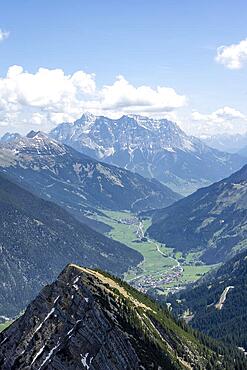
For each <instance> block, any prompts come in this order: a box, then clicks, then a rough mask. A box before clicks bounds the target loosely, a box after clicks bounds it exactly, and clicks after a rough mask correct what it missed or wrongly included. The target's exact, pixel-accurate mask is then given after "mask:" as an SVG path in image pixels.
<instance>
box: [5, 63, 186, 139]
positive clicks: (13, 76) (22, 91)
mask: <svg viewBox="0 0 247 370" xmlns="http://www.w3.org/2000/svg"><path fill="white" fill-rule="evenodd" d="M185 103H186V98H185V96H183V95H179V94H177V93H176V91H175V90H174V89H172V88H168V87H160V86H158V87H157V88H151V87H149V86H145V85H144V86H139V87H135V86H133V85H131V84H130V83H129V82H128V81H127V80H126V79H125V78H124V77H122V76H118V77H117V78H116V81H115V82H114V83H113V84H112V85H107V86H103V87H102V88H97V87H96V83H95V75H94V74H88V73H85V72H83V71H77V72H75V73H73V74H71V75H66V74H65V73H64V71H63V70H62V69H52V70H51V69H47V68H39V69H38V71H37V72H36V73H29V72H26V71H24V69H23V67H21V66H11V67H9V69H8V72H7V74H6V76H5V77H2V78H0V125H1V126H9V129H10V130H11V131H12V130H14V129H15V130H19V131H22V132H25V131H27V130H28V129H30V128H32V126H33V125H40V126H41V127H40V129H43V130H45V129H48V128H51V126H52V125H54V124H57V123H60V122H63V121H73V120H75V119H77V118H79V117H80V116H81V114H82V113H83V112H84V111H91V112H92V113H96V114H107V115H116V114H117V115H121V114H124V113H139V114H142V113H145V114H148V113H150V114H152V115H155V114H167V115H171V114H172V113H173V111H174V110H176V109H177V108H179V107H182V106H183V105H185Z"/></svg>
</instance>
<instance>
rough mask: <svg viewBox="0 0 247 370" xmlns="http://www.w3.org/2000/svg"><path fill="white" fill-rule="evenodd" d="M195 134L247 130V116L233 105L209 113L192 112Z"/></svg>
mask: <svg viewBox="0 0 247 370" xmlns="http://www.w3.org/2000/svg"><path fill="white" fill-rule="evenodd" d="M192 120H193V121H194V123H196V125H193V130H194V133H195V134H197V135H198V134H210V135H215V134H221V133H230V132H234V133H237V132H239V133H241V132H245V131H246V130H247V117H246V116H245V115H244V114H243V113H241V112H239V111H238V110H236V109H234V108H232V107H227V106H226V107H223V108H219V109H217V110H216V111H215V112H212V113H209V114H202V113H199V112H193V113H192Z"/></svg>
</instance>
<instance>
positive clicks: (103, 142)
mask: <svg viewBox="0 0 247 370" xmlns="http://www.w3.org/2000/svg"><path fill="white" fill-rule="evenodd" d="M50 136H51V137H52V138H54V139H56V140H58V141H60V142H63V143H65V144H67V145H70V146H72V147H73V148H75V149H76V150H78V151H81V152H82V153H84V154H87V155H90V156H92V157H94V158H96V159H100V160H102V161H104V162H107V163H111V164H114V165H117V166H120V167H122V168H126V169H128V170H130V171H133V172H137V173H139V174H140V175H142V176H144V177H149V178H156V179H157V180H158V181H160V182H162V183H163V184H165V185H168V186H169V187H171V188H172V189H173V190H175V191H176V192H179V193H181V194H183V195H188V194H189V193H192V192H193V191H195V190H196V189H198V188H199V187H202V186H206V185H209V184H210V183H212V182H215V181H218V180H220V179H222V178H223V177H226V176H229V175H230V174H231V173H232V172H234V171H237V170H238V169H239V168H240V167H241V166H243V165H244V164H245V163H246V160H244V159H243V158H241V157H240V156H238V155H235V154H228V153H224V152H220V151H218V150H216V149H213V148H210V147H209V146H207V145H206V144H204V143H203V142H202V141H200V140H199V139H197V138H195V137H192V136H188V135H186V133H185V132H183V131H182V130H181V129H180V128H179V126H178V125H177V124H176V123H174V122H171V121H168V120H166V119H153V118H148V117H142V116H137V115H136V116H123V117H121V118H119V119H110V118H107V117H102V116H100V117H97V116H93V115H92V114H84V115H83V116H82V117H81V118H80V119H78V120H77V121H75V122H74V123H62V124H60V125H58V126H57V127H56V128H54V129H53V130H52V131H51V133H50Z"/></svg>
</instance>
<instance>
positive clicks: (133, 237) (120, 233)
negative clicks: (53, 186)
mask: <svg viewBox="0 0 247 370" xmlns="http://www.w3.org/2000/svg"><path fill="white" fill-rule="evenodd" d="M103 212H104V214H105V215H106V217H104V216H98V215H97V216H95V218H96V219H97V220H99V221H102V222H104V223H106V224H108V225H110V226H111V227H112V230H111V231H110V232H109V233H108V236H110V237H111V238H113V239H115V240H117V241H120V242H122V243H124V244H126V245H128V246H129V247H130V248H133V249H135V250H137V251H138V252H140V253H141V254H142V255H143V258H144V260H143V262H142V263H141V264H139V266H137V267H136V268H134V269H132V270H129V271H128V272H127V273H126V274H125V280H126V281H127V282H129V283H130V284H131V285H133V286H134V287H135V288H137V289H139V290H140V291H142V292H144V293H146V292H147V291H149V293H151V292H152V290H154V291H155V293H156V294H167V293H169V292H176V291H178V290H180V289H182V288H183V287H184V286H185V285H186V284H188V283H191V282H194V281H196V280H197V279H199V278H200V277H201V276H202V275H204V274H205V273H207V272H208V271H209V270H210V269H212V268H213V267H214V266H213V265H203V264H202V263H201V262H200V256H199V255H198V253H190V254H188V255H186V256H182V254H181V253H175V252H174V250H173V249H172V248H168V247H167V246H165V245H162V244H160V243H157V242H155V241H153V240H150V239H148V238H146V237H145V230H146V229H147V228H148V227H149V225H150V222H151V220H150V219H145V220H140V219H138V217H137V216H136V215H135V214H133V213H130V212H112V211H107V212H106V211H103Z"/></svg>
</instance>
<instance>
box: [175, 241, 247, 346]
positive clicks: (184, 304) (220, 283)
mask: <svg viewBox="0 0 247 370" xmlns="http://www.w3.org/2000/svg"><path fill="white" fill-rule="evenodd" d="M246 246H247V245H246ZM168 300H169V301H170V302H172V307H173V312H175V313H176V314H177V315H182V314H183V313H184V312H185V311H187V310H189V311H190V312H189V314H190V317H191V321H190V324H191V325H192V326H193V327H196V328H198V329H199V330H202V331H203V332H204V333H206V334H208V335H210V336H213V337H214V338H217V339H221V340H224V341H225V342H226V343H228V344H231V345H237V346H239V347H243V348H244V349H245V350H247V310H246V307H247V250H245V251H244V252H242V253H239V254H238V255H236V256H235V257H234V258H232V259H231V260H230V261H228V262H226V263H225V264H224V265H222V266H221V267H220V268H219V269H218V270H216V271H215V272H213V273H211V274H208V275H207V276H206V277H205V278H204V279H203V280H201V281H199V282H198V283H197V284H195V286H194V287H191V288H187V289H186V290H184V291H182V292H181V293H179V294H178V295H175V296H170V297H169V298H168Z"/></svg>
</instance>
